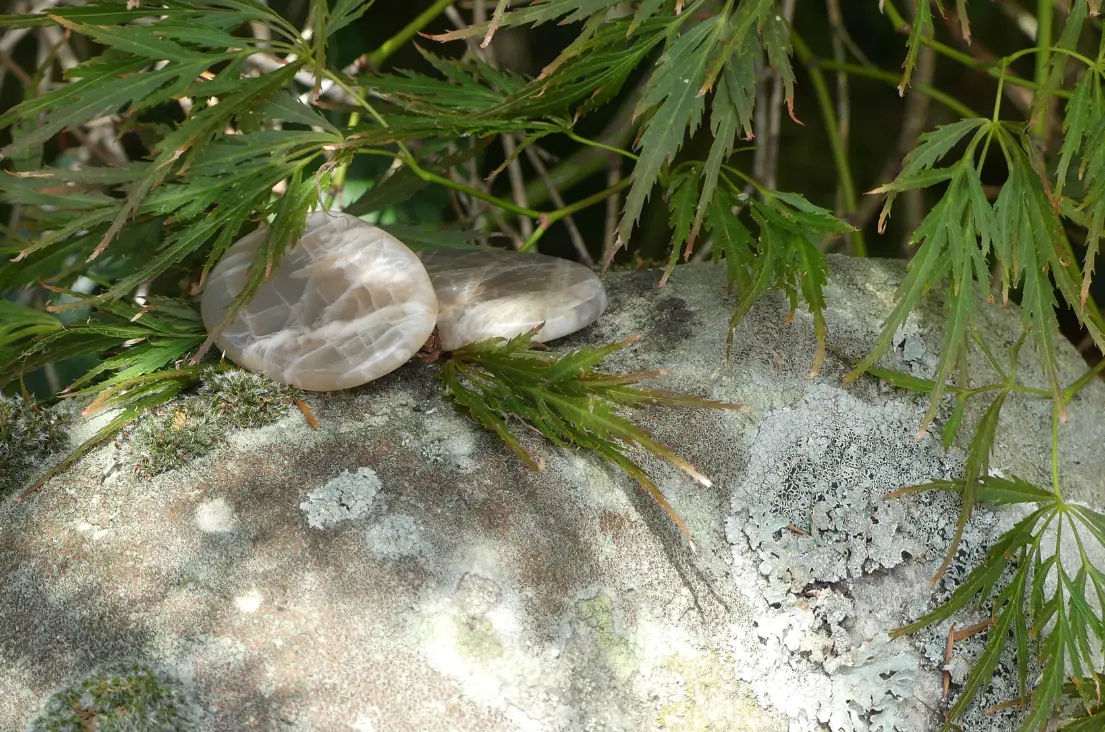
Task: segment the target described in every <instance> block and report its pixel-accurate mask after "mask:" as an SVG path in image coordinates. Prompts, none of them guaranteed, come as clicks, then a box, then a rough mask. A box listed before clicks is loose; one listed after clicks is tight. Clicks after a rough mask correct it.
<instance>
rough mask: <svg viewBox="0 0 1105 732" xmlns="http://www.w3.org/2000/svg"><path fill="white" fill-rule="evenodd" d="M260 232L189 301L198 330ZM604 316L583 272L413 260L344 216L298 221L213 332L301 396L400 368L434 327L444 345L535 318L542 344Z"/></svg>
mask: <svg viewBox="0 0 1105 732" xmlns="http://www.w3.org/2000/svg"><path fill="white" fill-rule="evenodd" d="M266 231H267V230H266V229H265V228H264V227H262V228H260V229H258V230H257V231H255V232H253V233H251V234H249V235H247V236H245V237H243V238H242V239H241V240H239V241H238V242H236V243H235V244H234V245H232V246H231V247H230V248H229V249H228V250H227V252H226V254H225V255H224V256H223V258H222V260H220V261H219V263H218V264H217V265H216V266H215V268H214V269H213V270H212V271H211V274H210V276H209V277H208V280H207V286H206V288H205V290H204V293H203V299H202V300H201V303H200V312H201V314H202V316H203V322H204V325H205V326H206V327H207V329H208V330H211V329H213V328H215V327H216V326H217V325H218V324H219V323H220V322H222V319H223V318H224V317H225V315H226V312H227V309H228V308H229V307H230V304H231V303H232V302H233V300H234V298H235V297H237V295H238V293H240V292H241V291H242V288H243V287H244V286H245V283H246V280H247V277H248V270H249V267H250V265H251V264H252V262H253V258H254V255H255V254H256V252H257V247H258V246H259V245H260V244H261V242H262V241H263V240H264V237H265V233H266ZM605 309H606V292H605V290H604V289H603V286H602V282H601V281H600V280H599V278H598V277H596V276H595V274H594V273H592V272H591V271H590V270H589V269H587V268H586V267H584V266H582V265H580V264H576V263H574V262H569V261H567V260H563V259H557V258H555V257H546V256H542V255H540V254H520V253H518V252H508V251H502V250H497V249H465V250H441V251H428V252H423V253H422V254H421V260H420V259H419V257H418V256H416V255H415V254H414V253H413V252H411V251H410V250H409V249H408V248H407V247H405V246H404V245H403V244H402V243H401V242H399V241H398V240H397V239H395V238H394V237H392V236H391V235H389V234H387V233H386V232H384V231H383V230H381V229H378V228H376V227H375V226H372V225H371V224H368V223H366V222H364V221H362V220H360V219H358V218H356V217H353V216H349V215H347V214H334V215H331V214H326V213H315V214H311V215H310V216H308V217H307V223H306V228H305V229H304V233H303V236H302V237H301V238H300V240H299V241H298V242H297V243H296V244H295V246H292V247H289V249H288V251H287V253H286V254H285V255H284V259H283V261H282V262H281V264H280V266H279V267H278V268H277V269H276V271H275V272H274V273H273V275H272V277H271V278H270V279H269V280H268V281H267V282H266V283H265V284H264V285H262V286H261V288H260V289H259V290H258V292H257V294H256V295H255V296H254V297H253V299H251V300H250V301H249V302H248V303H247V304H246V306H245V307H244V308H243V309H242V310H240V311H239V312H238V314H237V316H236V317H235V318H234V320H233V321H232V322H231V323H230V324H229V325H228V326H227V327H226V328H225V329H224V330H223V331H222V333H220V334H219V335H218V337H217V338H216V339H215V343H216V344H217V345H218V346H219V347H220V348H221V349H222V350H223V352H224V353H225V354H226V355H227V357H229V358H230V359H231V360H232V361H234V362H235V363H237V364H238V365H240V366H242V367H244V368H246V369H249V370H250V371H257V372H260V373H263V374H266V375H267V376H269V377H270V378H272V379H275V380H276V381H280V382H283V383H286V384H292V385H293V386H298V387H299V388H301V389H308V390H312V391H331V390H336V389H347V388H350V387H353V386H359V385H360V384H364V383H367V382H369V381H372V380H373V379H377V378H379V377H380V376H383V375H384V374H386V373H389V372H390V371H393V370H394V369H396V368H398V367H399V366H401V365H402V364H403V363H404V362H406V361H407V360H408V359H410V357H411V356H413V355H414V354H415V353H416V352H418V350H419V349H420V348H421V347H422V346H423V345H424V344H425V343H426V341H427V339H428V338H429V337H430V334H431V333H432V332H433V329H434V326H435V324H436V325H437V327H438V330H439V335H440V345H441V347H442V348H443V349H444V350H455V349H457V348H460V347H461V346H464V345H467V344H469V343H473V342H475V341H478V340H482V339H484V338H489V337H492V336H500V337H504V338H511V337H513V336H516V335H519V334H520V333H524V332H525V331H527V330H530V329H531V328H533V327H534V326H536V325H538V324H540V323H542V322H543V323H545V326H544V327H543V328H542V329H541V331H540V332H539V333H538V334H537V338H538V339H539V340H542V341H549V340H553V339H555V338H560V337H562V336H565V335H568V334H569V333H573V332H575V331H577V330H579V329H580V328H583V327H584V326H586V325H589V324H590V323H592V322H594V321H595V320H596V319H597V318H598V317H599V316H600V315H601V314H602V312H603V311H604V310H605Z"/></svg>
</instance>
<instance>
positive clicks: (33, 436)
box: [0, 394, 68, 494]
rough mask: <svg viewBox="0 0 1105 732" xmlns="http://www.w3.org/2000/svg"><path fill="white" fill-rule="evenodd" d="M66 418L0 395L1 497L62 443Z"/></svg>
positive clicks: (13, 397) (14, 397) (31, 401)
mask: <svg viewBox="0 0 1105 732" xmlns="http://www.w3.org/2000/svg"><path fill="white" fill-rule="evenodd" d="M67 421H68V420H67V418H66V416H65V415H63V414H61V413H58V412H57V411H55V410H48V409H44V408H43V407H40V406H39V405H38V404H36V403H35V402H34V401H33V400H31V399H25V398H24V397H22V396H20V395H16V396H5V395H4V394H0V494H3V493H5V492H6V491H8V490H10V489H12V488H14V487H17V486H19V485H21V484H22V483H23V482H24V481H26V479H27V478H28V477H30V476H31V475H32V474H33V473H34V472H35V471H36V470H37V468H38V465H39V463H40V462H41V461H42V460H44V459H45V458H46V457H47V456H49V455H50V453H52V452H54V451H56V450H57V449H58V448H60V447H61V446H62V445H63V443H64V442H65V437H66V428H65V427H66V422H67Z"/></svg>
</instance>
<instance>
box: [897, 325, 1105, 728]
mask: <svg viewBox="0 0 1105 732" xmlns="http://www.w3.org/2000/svg"><path fill="white" fill-rule="evenodd" d="M1025 335H1027V332H1026V334H1025ZM976 338H977V336H976ZM1024 340H1025V338H1024V337H1023V336H1022V338H1021V339H1020V340H1019V341H1017V342H1016V343H1014V344H1013V345H1012V346H1011V347H1010V349H1009V360H1008V365H1007V366H1006V367H1005V368H1002V366H1001V364H1000V363H999V362H998V361H997V360H996V359H995V358H994V357H993V356H992V354H991V353H990V351H989V350H988V349H987V348H986V346H985V343H984V342H983V341H982V340H981V338H977V343H978V345H979V347H980V348H981V349H982V350H983V352H984V353H986V355H987V357H988V358H989V360H990V365H991V366H992V367H993V369H994V371H995V372H996V374H997V375H998V376H999V378H1000V381H997V382H995V383H991V384H986V385H981V386H976V387H973V388H971V389H969V390H961V391H958V393H957V394H956V410H955V412H954V413H953V417H952V419H950V420H949V421H948V423H947V428H946V430H945V434H944V439H945V443H950V442H951V441H952V440H953V439H954V438H955V431H956V430H957V429H958V426H959V424H960V420H961V419H962V412H963V410H964V408H965V405H966V403H967V402H968V401H969V400H970V399H973V398H975V397H982V396H984V395H989V396H990V397H991V399H990V402H989V404H988V405H987V407H986V409H985V411H984V412H983V414H982V416H981V418H980V419H979V421H978V425H977V427H976V428H975V432H974V434H973V436H972V437H971V440H970V447H969V450H968V454H967V461H966V466H965V468H964V471H963V476H962V477H961V478H959V479H957V480H952V481H946V480H940V481H933V482H930V483H925V484H921V485H914V486H909V487H906V488H903V489H901V490H899V491H896V492H895V493H894V494H893V495H903V494H907V493H914V492H920V491H931V490H941V491H950V492H955V493H958V494H960V495H961V496H962V498H963V508H962V512H961V514H960V520H959V524H958V526H957V527H956V534H955V538H954V540H953V542H952V546H951V548H950V549H949V551H948V555H947V557H946V558H945V560H944V562H943V564H941V566H940V568H939V569H938V570H937V575H936V577H939V576H940V575H942V574H943V572H944V570H945V569H947V567H948V566H949V565H950V564H951V562H952V560H953V559H954V558H955V554H956V549H957V548H958V544H959V540H960V538H961V537H962V535H963V529H964V527H965V525H966V523H967V521H968V519H969V518H970V515H971V512H972V511H973V509H974V507H975V506H976V505H977V504H978V503H979V502H982V501H985V502H988V503H992V504H995V505H1005V506H1008V505H1014V504H1019V505H1022V506H1024V507H1025V514H1026V515H1025V516H1024V517H1023V518H1022V519H1020V520H1019V521H1018V522H1017V523H1016V524H1015V525H1014V526H1013V527H1012V528H1011V529H1009V530H1008V531H1006V532H1005V533H1004V534H1002V536H1001V537H1000V538H999V539H998V540H997V541H996V542H995V543H994V544H993V545H992V546H991V547H990V548H989V549H988V550H987V552H986V555H985V557H984V558H983V559H982V561H981V562H980V563H979V564H978V565H977V566H976V567H974V568H973V569H972V570H971V571H970V572H969V573H968V575H967V576H966V578H964V579H963V580H962V581H961V582H960V583H959V585H958V586H957V587H955V589H954V590H953V591H952V593H951V595H950V596H949V597H948V598H947V600H945V601H944V602H943V603H942V604H941V605H939V606H938V607H936V608H935V609H933V610H932V611H931V612H929V613H927V614H926V615H924V616H922V617H920V618H918V619H917V620H915V621H914V622H912V623H911V624H909V625H908V626H906V627H904V628H899V629H897V630H895V631H894V632H893V633H892V635H895V636H897V635H903V634H907V633H912V632H915V631H917V630H920V629H921V628H924V627H926V626H928V625H931V624H932V623H937V622H940V621H943V620H947V619H949V618H950V617H952V615H954V614H955V613H956V612H958V611H960V610H963V609H964V608H966V607H967V606H968V605H971V604H972V603H973V604H974V606H975V607H976V608H978V609H981V610H984V611H985V612H987V614H988V615H989V616H990V618H991V619H992V624H991V625H990V627H989V628H988V629H987V631H986V634H987V635H986V644H985V647H984V650H983V651H982V653H981V655H980V656H979V657H978V659H977V660H976V661H975V664H974V666H973V667H972V668H971V672H970V674H969V676H968V679H967V682H966V684H965V686H964V688H963V690H962V692H960V694H959V696H958V697H957V699H956V701H955V703H954V704H953V706H952V708H951V711H950V713H949V717H948V719H949V720H955V719H957V718H959V717H960V716H962V715H963V714H964V713H965V712H966V711H967V710H968V709H969V708H970V705H971V703H972V702H973V701H974V699H975V697H976V696H977V695H978V693H979V692H980V691H982V690H983V689H984V688H986V686H988V685H989V684H990V682H991V679H992V678H993V674H994V671H995V669H996V668H997V664H998V662H999V660H1000V659H1001V657H1002V654H1003V652H1005V650H1006V648H1007V647H1008V646H1009V644H1010V642H1012V643H1013V649H1014V651H1015V656H1016V660H1017V670H1018V683H1019V688H1020V694H1019V696H1020V698H1021V699H1024V700H1026V701H1027V700H1028V699H1029V698H1031V711H1030V713H1029V714H1027V715H1026V716H1025V719H1024V721H1023V722H1022V723H1021V725H1020V727H1019V728H1018V729H1019V730H1020V731H1021V732H1030V731H1031V730H1036V729H1041V728H1042V727H1044V726H1045V725H1046V724H1047V722H1048V721H1049V720H1050V719H1051V717H1052V713H1053V711H1055V710H1057V709H1058V708H1059V707H1060V705H1061V704H1062V702H1063V701H1064V699H1065V698H1066V697H1068V696H1070V695H1071V694H1070V692H1071V690H1070V689H1064V680H1065V679H1066V678H1068V677H1070V678H1079V677H1082V676H1084V675H1087V674H1089V675H1094V674H1095V673H1096V670H1095V665H1094V664H1095V662H1096V653H1097V651H1096V649H1097V648H1098V647H1100V646H1099V645H1098V644H1100V643H1102V642H1105V616H1103V615H1102V608H1105V602H1102V601H1103V600H1105V572H1103V571H1102V570H1101V568H1099V567H1097V566H1096V565H1094V564H1093V559H1092V557H1094V556H1098V557H1100V556H1102V552H1105V515H1103V514H1101V513H1098V512H1097V511H1094V510H1093V509H1090V508H1087V507H1085V506H1079V505H1076V504H1073V503H1067V502H1066V501H1065V500H1064V499H1063V496H1062V492H1061V489H1060V483H1059V457H1058V450H1059V443H1058V432H1059V407H1058V405H1056V407H1055V409H1054V410H1053V412H1054V416H1053V420H1052V421H1053V425H1052V432H1053V434H1052V477H1053V485H1052V486H1051V487H1050V489H1047V488H1043V487H1040V486H1037V485H1034V484H1032V483H1031V482H1029V481H1026V480H1023V479H1021V478H1018V477H1016V476H1013V477H1010V478H1002V477H997V476H994V475H990V472H989V460H990V454H991V452H992V450H993V445H994V439H995V436H996V433H997V430H998V425H999V422H1000V415H1001V410H1002V407H1003V406H1004V405H1005V404H1006V402H1007V399H1008V397H1009V396H1010V395H1012V394H1018V393H1020V394H1024V395H1027V396H1029V397H1030V398H1031V397H1034V398H1049V397H1050V396H1051V394H1050V393H1049V392H1047V391H1043V390H1039V389H1034V388H1030V387H1026V386H1023V385H1022V384H1020V383H1019V381H1018V378H1017V362H1018V357H1019V354H1020V349H1021V347H1022V345H1023V343H1024ZM1045 368H1046V365H1045ZM879 375H880V376H881V377H883V378H886V379H887V380H889V381H890V382H891V383H893V384H895V385H896V386H899V387H902V388H907V389H913V390H915V391H921V392H926V393H930V394H931V393H932V392H933V391H934V388H935V386H936V382H934V381H932V380H926V379H917V378H916V377H912V376H909V375H908V374H903V373H901V372H895V371H891V370H886V369H882V370H880V373H879ZM1084 383H1085V382H1084V381H1083V382H1080V383H1075V384H1072V385H1071V386H1069V387H1067V388H1066V389H1063V390H1062V394H1061V397H1060V398H1061V399H1062V400H1063V401H1064V402H1066V401H1069V400H1070V399H1071V398H1073V396H1074V395H1075V394H1076V393H1077V392H1078V390H1079V389H1080V388H1081V386H1082V385H1084ZM1066 535H1069V536H1070V537H1072V538H1073V540H1074V546H1076V547H1077V548H1076V549H1072V548H1071V542H1070V540H1069V539H1067V537H1066ZM1064 542H1066V545H1064ZM935 579H936V578H934V581H935ZM1033 661H1035V662H1037V663H1038V664H1039V666H1040V668H1042V669H1043V675H1042V677H1041V678H1040V679H1039V680H1038V682H1037V683H1036V684H1035V687H1034V688H1030V686H1029V676H1028V673H1029V665H1030V663H1032V662H1033ZM1093 678H1094V679H1095V681H1094V683H1096V678H1097V677H1096V675H1094V677H1093ZM1087 701H1089V700H1088V699H1087ZM1099 704H1100V699H1097V700H1096V702H1094V705H1099ZM1092 708H1093V707H1092V706H1091V705H1089V704H1087V710H1092ZM1093 716H1097V715H1096V713H1095V714H1094V715H1093ZM1086 724H1088V722H1086V721H1085V720H1082V721H1076V722H1074V723H1072V724H1071V725H1068V726H1066V727H1064V728H1063V729H1064V730H1070V729H1090V728H1092V727H1086V726H1085V725H1086ZM946 728H950V727H946Z"/></svg>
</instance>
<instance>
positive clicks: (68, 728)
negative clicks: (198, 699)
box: [27, 661, 200, 732]
mask: <svg viewBox="0 0 1105 732" xmlns="http://www.w3.org/2000/svg"><path fill="white" fill-rule="evenodd" d="M199 716H200V710H199V707H198V706H196V704H195V703H194V701H193V700H192V699H191V698H189V694H188V693H187V692H186V690H185V689H184V688H183V686H182V685H181V684H180V683H179V682H178V681H177V680H175V679H173V678H172V677H170V676H169V675H168V674H166V673H165V672H162V671H157V670H154V669H153V668H151V667H150V666H149V665H147V664H144V663H137V662H133V661H122V662H116V663H112V664H107V665H104V666H101V667H100V668H98V669H96V670H95V671H93V672H92V673H90V674H89V675H87V676H85V677H83V678H81V679H78V680H77V681H76V682H74V683H72V684H70V685H68V686H66V687H64V688H62V689H61V690H59V691H58V692H56V693H55V694H54V695H53V696H51V697H50V699H49V700H48V701H47V702H46V705H45V707H44V708H43V709H42V711H41V712H39V714H38V715H37V716H36V717H35V718H34V719H32V720H31V722H30V723H29V724H28V725H27V732H86V731H87V730H96V731H97V732H139V731H141V732H192V731H193V730H198V729H199V722H198V719H199Z"/></svg>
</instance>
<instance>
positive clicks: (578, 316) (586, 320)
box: [419, 249, 606, 351]
mask: <svg viewBox="0 0 1105 732" xmlns="http://www.w3.org/2000/svg"><path fill="white" fill-rule="evenodd" d="M419 256H420V257H421V258H422V262H423V264H425V265H426V271H427V272H429V273H430V279H431V280H432V281H433V283H434V289H435V290H436V291H437V301H438V308H439V311H438V317H437V329H438V334H439V336H440V338H441V347H442V348H443V349H445V350H447V351H451V350H455V349H457V348H460V347H462V346H464V345H467V344H469V343H474V342H475V341H478V340H482V339H484V338H490V337H492V336H499V337H503V338H513V337H514V336H516V335H519V334H521V333H524V332H526V331H527V330H529V329H530V328H533V327H534V326H536V325H537V324H539V323H541V322H544V323H545V326H544V327H543V328H542V329H541V331H540V332H539V333H538V334H537V336H536V339H537V340H540V341H551V340H554V339H556V338H562V337H563V336H566V335H568V334H569V333H574V332H576V331H577V330H580V329H581V328H584V327H585V326H587V325H590V324H591V323H593V322H595V320H597V319H598V317H599V316H600V315H602V313H603V311H605V310H606V290H605V289H604V288H603V286H602V281H601V280H600V279H599V278H598V277H597V276H596V275H595V273H594V272H592V271H591V270H589V269H588V268H587V267H585V266H583V265H581V264H578V263H576V262H571V261H569V260H567V259H559V258H556V257H547V256H544V255H541V254H527V253H520V252H511V251H504V250H501V249H473V250H464V249H442V250H432V251H425V252H421V253H420V254H419Z"/></svg>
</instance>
